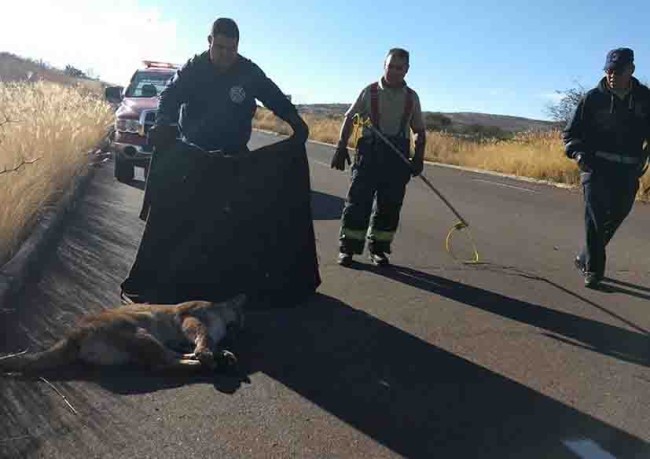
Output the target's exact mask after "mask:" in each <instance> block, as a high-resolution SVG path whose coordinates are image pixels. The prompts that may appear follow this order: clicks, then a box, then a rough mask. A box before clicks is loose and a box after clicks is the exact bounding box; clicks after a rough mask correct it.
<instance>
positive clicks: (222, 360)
mask: <svg viewBox="0 0 650 459" xmlns="http://www.w3.org/2000/svg"><path fill="white" fill-rule="evenodd" d="M214 359H215V362H216V363H217V364H218V365H219V366H220V367H224V368H230V367H233V366H235V365H237V357H236V356H235V354H233V353H232V352H230V351H226V350H225V349H224V350H221V351H218V352H217V353H216V354H215V357H214Z"/></svg>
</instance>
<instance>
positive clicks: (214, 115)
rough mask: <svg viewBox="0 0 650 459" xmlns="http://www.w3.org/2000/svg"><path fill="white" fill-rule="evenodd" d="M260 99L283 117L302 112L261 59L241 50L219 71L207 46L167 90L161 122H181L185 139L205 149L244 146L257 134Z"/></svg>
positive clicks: (162, 101) (190, 61)
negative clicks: (267, 72)
mask: <svg viewBox="0 0 650 459" xmlns="http://www.w3.org/2000/svg"><path fill="white" fill-rule="evenodd" d="M255 99H258V100H259V101H261V102H262V103H263V104H264V105H265V106H266V107H268V108H269V109H271V110H272V111H273V112H274V113H275V114H276V115H278V116H279V117H280V118H283V119H286V117H287V116H290V115H292V114H294V113H296V108H295V107H294V105H293V104H292V103H291V102H290V101H289V99H288V98H287V97H286V96H285V95H284V94H283V93H282V91H281V90H280V89H279V88H278V87H277V86H276V84H275V83H273V81H271V79H269V78H268V77H267V76H266V75H265V74H264V72H263V71H262V70H261V69H260V68H259V67H258V66H257V65H256V64H254V63H253V62H251V61H250V60H248V59H246V58H244V57H242V56H238V59H237V62H235V64H233V66H232V67H231V68H230V69H229V70H228V71H227V72H225V73H223V74H219V73H217V72H216V71H215V69H214V66H213V65H212V62H211V61H210V56H209V53H208V52H207V51H206V52H204V53H202V54H199V55H196V56H194V57H193V58H192V59H190V60H189V61H188V62H187V63H186V64H185V65H184V66H183V67H182V68H181V69H180V70H179V71H178V72H177V73H176V75H175V76H174V78H173V79H172V81H171V82H170V84H169V85H168V86H167V88H166V89H165V90H164V91H163V92H162V93H161V95H160V105H159V107H158V115H157V118H156V124H158V125H173V124H176V123H177V122H178V125H179V127H180V130H181V134H182V136H183V139H184V140H185V141H186V142H189V143H193V144H195V145H198V146H199V147H201V148H203V149H205V150H218V149H223V150H225V151H232V152H236V151H240V150H242V149H244V148H245V146H246V144H247V143H248V141H249V139H250V136H251V131H252V118H253V115H254V114H255V110H256V108H257V104H256V102H255ZM179 109H180V118H179Z"/></svg>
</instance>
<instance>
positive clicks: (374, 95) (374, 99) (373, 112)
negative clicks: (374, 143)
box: [370, 82, 379, 129]
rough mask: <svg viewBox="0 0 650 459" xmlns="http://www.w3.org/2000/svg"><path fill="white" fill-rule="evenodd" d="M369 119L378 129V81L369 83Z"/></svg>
mask: <svg viewBox="0 0 650 459" xmlns="http://www.w3.org/2000/svg"><path fill="white" fill-rule="evenodd" d="M370 121H371V122H372V125H373V126H375V127H376V128H377V129H379V83H378V82H375V83H373V84H371V85H370Z"/></svg>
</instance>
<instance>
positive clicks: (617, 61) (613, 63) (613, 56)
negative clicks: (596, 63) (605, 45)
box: [605, 48, 634, 71]
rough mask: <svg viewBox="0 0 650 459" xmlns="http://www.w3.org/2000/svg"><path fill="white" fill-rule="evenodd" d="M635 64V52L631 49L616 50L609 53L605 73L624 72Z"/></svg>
mask: <svg viewBox="0 0 650 459" xmlns="http://www.w3.org/2000/svg"><path fill="white" fill-rule="evenodd" d="M633 63H634V51H632V50H631V49H630V48H616V49H613V50H611V51H610V52H608V53H607V59H605V71H607V70H622V69H624V68H625V67H626V66H628V65H629V64H633Z"/></svg>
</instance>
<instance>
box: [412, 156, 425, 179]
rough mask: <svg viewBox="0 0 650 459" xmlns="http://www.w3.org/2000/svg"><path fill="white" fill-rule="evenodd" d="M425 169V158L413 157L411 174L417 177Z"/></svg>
mask: <svg viewBox="0 0 650 459" xmlns="http://www.w3.org/2000/svg"><path fill="white" fill-rule="evenodd" d="M423 170H424V159H417V158H411V175H412V176H413V177H417V176H418V175H420V174H421V173H422V171H423Z"/></svg>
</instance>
